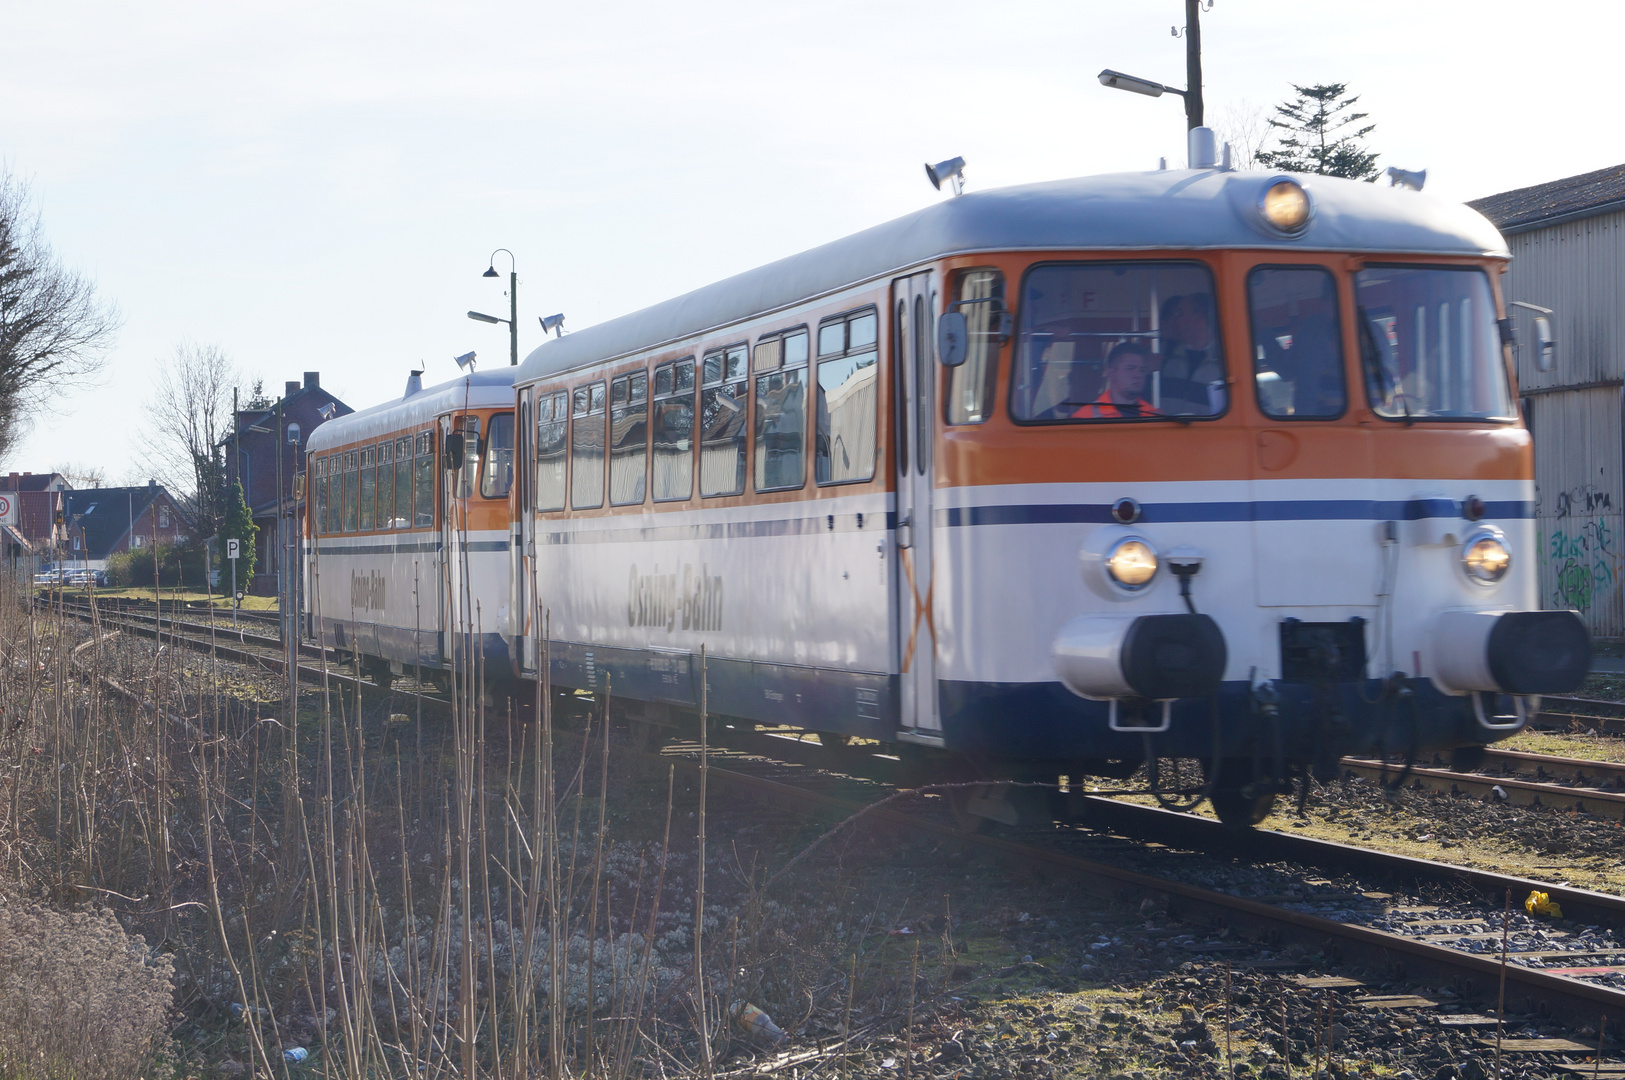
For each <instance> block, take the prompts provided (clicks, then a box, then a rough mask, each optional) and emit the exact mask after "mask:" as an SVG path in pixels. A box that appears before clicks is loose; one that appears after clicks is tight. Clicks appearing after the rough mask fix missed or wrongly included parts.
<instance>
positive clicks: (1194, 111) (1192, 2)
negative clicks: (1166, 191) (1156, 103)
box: [1100, 0, 1213, 168]
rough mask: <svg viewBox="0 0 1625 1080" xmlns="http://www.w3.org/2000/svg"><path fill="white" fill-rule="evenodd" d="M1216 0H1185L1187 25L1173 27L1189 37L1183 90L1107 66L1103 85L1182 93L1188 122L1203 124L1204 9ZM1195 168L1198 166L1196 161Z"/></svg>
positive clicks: (1177, 33) (1155, 93)
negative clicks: (1184, 87)
mask: <svg viewBox="0 0 1625 1080" xmlns="http://www.w3.org/2000/svg"><path fill="white" fill-rule="evenodd" d="M1212 7H1213V0H1185V26H1184V28H1183V30H1181V28H1180V27H1177V26H1175V27H1172V28H1171V29H1172V30H1173V33H1174V36H1175V37H1180V36H1183V37H1184V38H1185V86H1186V89H1184V90H1180V89H1178V88H1177V87H1173V86H1164V85H1163V84H1162V83H1159V82H1152V81H1151V80H1150V79H1141V78H1137V77H1135V76H1133V75H1124V74H1123V73H1122V72H1121V71H1113V70H1112V69H1111V68H1107V69H1106V70H1105V71H1102V72H1101V73H1100V85H1101V86H1109V87H1111V88H1112V89H1113V90H1127V91H1128V92H1129V93H1131V94H1144V95H1145V96H1146V97H1161V96H1162V95H1164V94H1178V95H1179V96H1180V97H1182V98H1184V99H1185V126H1186V127H1187V128H1199V127H1201V126H1202V22H1201V17H1202V12H1203V11H1204V10H1211V9H1212ZM1192 168H1195V166H1194V165H1192Z"/></svg>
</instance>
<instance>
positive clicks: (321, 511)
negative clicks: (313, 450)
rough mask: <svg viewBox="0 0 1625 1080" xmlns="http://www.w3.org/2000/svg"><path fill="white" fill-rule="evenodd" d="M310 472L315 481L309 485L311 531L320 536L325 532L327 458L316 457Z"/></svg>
mask: <svg viewBox="0 0 1625 1080" xmlns="http://www.w3.org/2000/svg"><path fill="white" fill-rule="evenodd" d="M310 473H311V476H313V477H315V481H314V483H312V485H311V487H312V492H311V503H310V520H311V532H313V533H315V534H316V535H317V536H321V535H322V534H324V533H326V532H327V459H326V458H324V457H319V458H317V459H316V464H315V467H313V468H312V469H311V470H310Z"/></svg>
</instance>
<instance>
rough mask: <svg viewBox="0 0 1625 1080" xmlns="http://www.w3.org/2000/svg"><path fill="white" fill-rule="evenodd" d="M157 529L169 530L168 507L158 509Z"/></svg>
mask: <svg viewBox="0 0 1625 1080" xmlns="http://www.w3.org/2000/svg"><path fill="white" fill-rule="evenodd" d="M158 527H159V528H160V529H167V528H169V507H167V506H160V507H159V508H158Z"/></svg>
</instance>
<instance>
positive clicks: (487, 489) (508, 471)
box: [480, 412, 513, 499]
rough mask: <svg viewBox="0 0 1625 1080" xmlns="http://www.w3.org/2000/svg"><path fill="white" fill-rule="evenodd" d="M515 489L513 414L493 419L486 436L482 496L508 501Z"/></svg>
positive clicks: (502, 414) (507, 413)
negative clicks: (511, 491) (509, 492)
mask: <svg viewBox="0 0 1625 1080" xmlns="http://www.w3.org/2000/svg"><path fill="white" fill-rule="evenodd" d="M511 487H513V413H511V412H505V413H497V414H496V415H495V416H493V417H491V430H490V432H489V433H488V434H487V435H486V436H485V471H484V472H482V473H481V474H480V495H481V496H482V497H484V498H487V499H506V498H507V497H508V489H509V488H511Z"/></svg>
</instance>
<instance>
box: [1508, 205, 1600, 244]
mask: <svg viewBox="0 0 1625 1080" xmlns="http://www.w3.org/2000/svg"><path fill="white" fill-rule="evenodd" d="M1622 210H1625V199H1609V200H1608V201H1607V202H1605V203H1598V204H1597V205H1596V206H1587V207H1585V208H1583V209H1580V210H1567V211H1564V212H1563V213H1561V214H1553V215H1552V216H1551V217H1544V218H1538V219H1536V220H1534V221H1525V222H1520V223H1519V224H1517V225H1506V226H1497V228H1499V229H1500V230H1501V235H1502V236H1517V235H1518V234H1519V233H1526V232H1534V231H1535V230H1536V229H1547V228H1552V227H1554V226H1557V225H1566V224H1568V223H1569V222H1571V221H1580V220H1582V219H1584V218H1590V217H1601V216H1602V215H1604V214H1614V213H1618V212H1620V211H1622Z"/></svg>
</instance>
